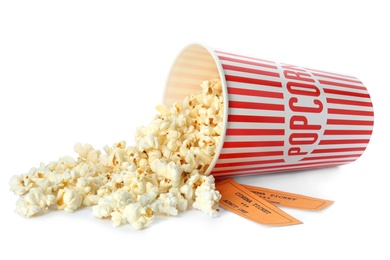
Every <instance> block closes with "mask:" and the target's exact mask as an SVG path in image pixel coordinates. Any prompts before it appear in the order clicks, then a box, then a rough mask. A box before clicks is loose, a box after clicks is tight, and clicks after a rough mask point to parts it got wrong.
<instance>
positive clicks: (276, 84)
mask: <svg viewBox="0 0 390 260" xmlns="http://www.w3.org/2000/svg"><path fill="white" fill-rule="evenodd" d="M225 78H226V81H234V82H240V83H247V84H255V85H264V86H269V87H278V88H281V87H282V83H280V82H278V81H271V80H264V79H252V78H245V77H239V76H232V75H225Z"/></svg>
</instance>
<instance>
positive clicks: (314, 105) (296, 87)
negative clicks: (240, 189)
mask: <svg viewBox="0 0 390 260" xmlns="http://www.w3.org/2000/svg"><path fill="white" fill-rule="evenodd" d="M217 77H218V78H220V79H221V82H222V87H223V98H224V109H225V110H224V111H225V114H224V123H223V126H224V129H223V133H222V136H221V142H220V144H219V147H218V148H217V151H216V155H215V157H214V158H213V161H212V163H211V164H210V166H209V168H208V169H207V171H206V173H205V174H210V173H211V174H212V175H213V176H214V177H216V178H218V177H235V176H248V175H254V174H265V173H274V172H281V171H292V170H304V169H313V168H321V167H328V166H336V165H342V164H346V163H350V162H353V161H355V160H356V159H358V158H359V157H360V156H361V155H362V154H363V152H364V150H365V149H366V147H367V145H368V143H369V140H370V137H371V134H372V130H373V126H374V111H373V106H372V102H371V98H370V95H369V93H368V91H367V89H366V88H365V86H364V85H363V83H362V82H361V81H359V80H358V79H357V78H356V77H353V76H348V75H343V74H338V73H337V74H336V73H331V72H326V71H322V70H317V69H310V68H306V67H300V66H295V65H290V64H284V63H277V62H273V61H268V60H263V59H258V58H254V57H248V56H244V55H239V54H236V53H232V52H227V51H220V50H218V49H212V48H210V47H208V46H205V45H202V44H192V45H189V46H187V47H186V48H184V49H183V50H182V52H181V53H180V54H179V55H178V57H177V58H176V61H175V62H174V64H173V66H172V68H171V72H170V74H169V76H168V79H167V83H166V86H165V92H164V96H163V103H164V104H165V105H171V104H173V103H174V102H176V101H180V100H183V99H184V97H186V96H187V95H190V94H192V93H197V92H199V91H200V86H199V85H200V83H201V82H202V81H204V80H209V79H214V78H217Z"/></svg>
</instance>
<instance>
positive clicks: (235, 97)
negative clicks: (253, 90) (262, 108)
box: [229, 94, 284, 105]
mask: <svg viewBox="0 0 390 260" xmlns="http://www.w3.org/2000/svg"><path fill="white" fill-rule="evenodd" d="M229 101H245V102H254V103H267V104H276V105H284V99H282V98H267V97H258V96H247V95H237V94H229Z"/></svg>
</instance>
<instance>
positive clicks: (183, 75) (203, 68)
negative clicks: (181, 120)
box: [163, 44, 220, 106]
mask: <svg viewBox="0 0 390 260" xmlns="http://www.w3.org/2000/svg"><path fill="white" fill-rule="evenodd" d="M215 78H220V74H219V71H218V65H217V63H216V61H215V60H214V57H213V55H212V51H209V50H208V48H206V47H204V46H202V45H200V44H193V45H190V46H188V47H187V48H185V49H184V50H183V51H182V52H181V53H180V54H179V55H178V57H177V58H176V60H175V62H174V64H173V65H172V68H171V71H170V73H169V75H168V79H167V82H166V85H165V92H164V96H163V104H164V105H166V106H171V105H173V104H174V103H175V102H177V101H181V100H183V99H184V98H185V97H186V96H189V95H191V94H193V93H198V92H199V91H201V87H200V86H199V85H200V84H201V83H202V82H203V81H204V80H211V79H215Z"/></svg>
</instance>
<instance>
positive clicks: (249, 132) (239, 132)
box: [226, 128, 284, 135]
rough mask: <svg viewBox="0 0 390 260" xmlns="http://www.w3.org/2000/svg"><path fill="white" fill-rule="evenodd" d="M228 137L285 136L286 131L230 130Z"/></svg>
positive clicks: (227, 132)
mask: <svg viewBox="0 0 390 260" xmlns="http://www.w3.org/2000/svg"><path fill="white" fill-rule="evenodd" d="M226 135H284V129H244V128H229V129H227V130H226Z"/></svg>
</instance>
